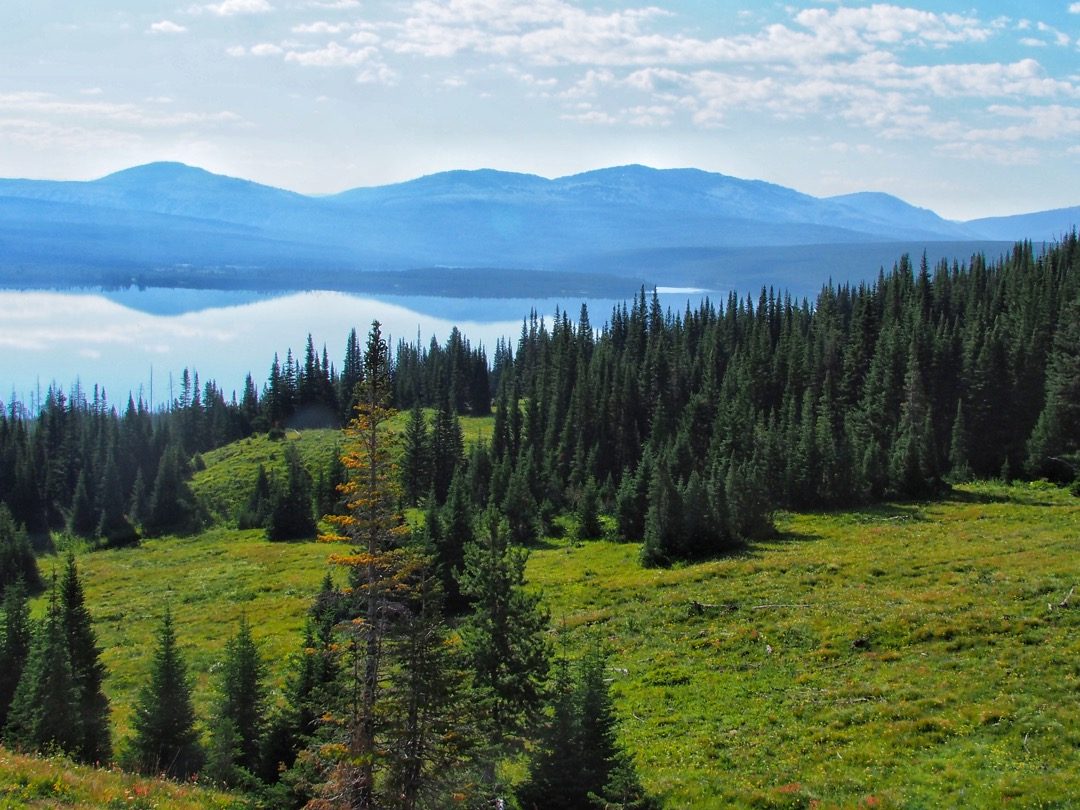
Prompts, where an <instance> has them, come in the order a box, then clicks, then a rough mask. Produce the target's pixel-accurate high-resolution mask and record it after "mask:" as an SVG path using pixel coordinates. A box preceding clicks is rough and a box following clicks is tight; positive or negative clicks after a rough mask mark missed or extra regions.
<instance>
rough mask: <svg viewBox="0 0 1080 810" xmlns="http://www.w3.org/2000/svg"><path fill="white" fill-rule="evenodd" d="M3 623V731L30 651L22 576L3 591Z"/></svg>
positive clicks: (0, 723) (0, 669)
mask: <svg viewBox="0 0 1080 810" xmlns="http://www.w3.org/2000/svg"><path fill="white" fill-rule="evenodd" d="M0 610H3V624H2V625H0V732H2V731H3V728H4V724H5V723H6V722H7V716H8V709H9V708H10V707H11V699H12V698H13V697H14V696H15V688H16V687H17V686H18V685H19V680H20V678H21V677H22V672H23V668H24V667H25V666H26V659H27V656H29V654H30V638H31V636H30V608H29V606H28V604H27V595H26V587H25V586H24V585H23V583H22V580H21V579H17V580H15V581H14V582H13V583H11V584H10V585H9V586H8V588H7V590H6V591H5V592H4V599H3V605H2V607H0Z"/></svg>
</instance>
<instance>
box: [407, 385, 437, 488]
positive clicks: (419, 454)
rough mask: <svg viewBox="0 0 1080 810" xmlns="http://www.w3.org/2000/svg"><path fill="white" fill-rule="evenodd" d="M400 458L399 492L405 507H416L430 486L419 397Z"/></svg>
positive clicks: (426, 444) (425, 437)
mask: <svg viewBox="0 0 1080 810" xmlns="http://www.w3.org/2000/svg"><path fill="white" fill-rule="evenodd" d="M404 444H405V446H404V448H403V449H402V456H401V491H402V497H403V498H404V502H405V504H406V505H407V506H416V505H417V504H418V503H419V502H420V499H421V498H422V497H423V496H424V495H425V494H426V493H427V491H428V489H429V487H430V486H431V461H430V452H429V451H430V446H429V443H428V432H427V423H426V420H425V418H424V409H423V408H422V407H421V404H420V399H419V397H418V398H417V399H416V401H415V402H414V403H413V407H412V411H411V412H410V414H409V424H408V425H407V426H406V428H405V438H404Z"/></svg>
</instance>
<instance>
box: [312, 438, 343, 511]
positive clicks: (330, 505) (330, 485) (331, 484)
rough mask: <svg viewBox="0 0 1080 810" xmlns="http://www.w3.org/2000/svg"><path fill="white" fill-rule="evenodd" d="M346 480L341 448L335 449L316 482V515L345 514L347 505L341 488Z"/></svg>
mask: <svg viewBox="0 0 1080 810" xmlns="http://www.w3.org/2000/svg"><path fill="white" fill-rule="evenodd" d="M345 478H346V475H345V465H344V464H343V463H342V461H341V448H340V447H334V449H333V451H332V452H331V453H330V457H329V458H328V459H327V461H326V464H325V466H323V468H322V469H321V470H319V474H318V477H317V478H316V480H315V514H316V515H340V514H342V513H343V512H344V510H345V504H344V501H343V499H342V496H341V491H340V489H339V487H340V486H341V485H342V484H344V483H345Z"/></svg>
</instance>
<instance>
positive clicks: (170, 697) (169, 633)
mask: <svg viewBox="0 0 1080 810" xmlns="http://www.w3.org/2000/svg"><path fill="white" fill-rule="evenodd" d="M131 725H132V729H133V730H134V735H133V736H132V738H131V741H130V746H131V747H130V758H131V760H132V764H133V765H134V766H135V767H136V768H137V769H138V770H140V771H142V772H143V773H151V774H154V773H163V774H165V775H167V776H170V777H173V778H176V779H184V778H187V777H188V776H190V775H191V774H193V773H196V772H197V771H198V770H199V768H200V767H201V766H202V763H203V751H202V748H201V746H200V745H199V735H198V732H197V731H196V729H195V708H194V706H193V705H192V702H191V684H190V683H189V682H188V677H187V665H186V664H185V663H184V659H183V657H182V655H181V653H180V649H179V647H178V646H177V642H176V632H175V630H174V629H173V619H172V612H171V611H170V609H169V608H168V607H166V608H165V613H164V615H163V616H162V619H161V628H160V629H159V630H158V638H157V649H155V651H154V660H153V662H152V663H151V665H150V676H149V678H148V680H147V681H146V683H145V684H144V685H143V687H142V689H141V690H140V691H139V697H138V700H137V702H136V704H135V712H134V715H133V717H132V720H131Z"/></svg>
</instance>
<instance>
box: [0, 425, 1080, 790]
mask: <svg viewBox="0 0 1080 810" xmlns="http://www.w3.org/2000/svg"><path fill="white" fill-rule="evenodd" d="M485 428H486V429H487V430H490V422H489V420H488V423H487V424H484V423H483V420H481V424H480V425H479V429H480V430H483V429H485ZM293 440H297V441H299V442H300V450H301V453H302V455H304V457H305V458H309V457H311V458H314V457H318V456H320V454H323V453H325V452H328V450H329V448H331V447H332V446H333V444H334V443H335V442H336V440H337V436H336V435H335V434H332V433H328V432H322V431H310V432H308V433H305V434H304V435H303V436H302V437H300V438H299V439H295V437H294V439H293ZM268 445H270V443H268V442H266V441H265V440H264V439H253V440H249V441H246V442H241V443H239V444H238V445H234V446H233V447H231V448H226V449H224V450H221V451H216V452H215V453H208V454H207V455H206V459H205V460H206V462H207V470H206V471H204V472H202V473H200V474H199V475H198V476H197V478H196V482H195V488H196V491H199V492H200V494H201V495H202V496H204V497H213V498H218V499H219V501H220V502H222V503H229V502H231V501H232V500H233V497H234V496H233V495H230V494H229V492H230V491H235V492H240V491H241V488H237V487H236V484H235V482H236V481H238V480H246V477H250V479H251V481H252V482H253V481H254V467H255V464H256V463H257V460H258V459H259V458H263V457H264V455H265V453H267V452H271V453H275V452H276V453H278V454H279V453H280V449H279V448H272V447H269V446H268ZM230 488H233V490H230ZM245 497H246V496H245ZM779 524H780V528H781V531H782V534H781V536H780V538H778V539H777V540H775V541H772V542H769V543H762V544H758V545H756V546H755V547H754V548H753V549H752V550H750V551H748V552H746V553H744V554H740V555H736V556H733V557H730V558H726V559H722V560H717V561H712V562H707V563H703V564H699V565H693V566H684V567H678V568H674V569H671V570H663V571H655V570H653V571H646V570H642V569H641V568H640V567H639V566H638V565H637V562H636V560H637V547H636V546H635V545H629V544H615V543H609V542H599V541H598V542H589V543H584V544H575V543H572V542H563V541H553V542H552V543H551V544H550V545H549V546H547V547H545V548H543V549H539V550H536V551H534V553H533V555H532V558H531V560H530V565H529V576H530V578H531V581H532V582H533V583H535V584H536V585H537V586H538V587H541V588H542V589H543V591H544V593H545V596H546V601H547V602H548V604H549V605H550V606H551V612H552V616H553V619H554V622H555V623H556V624H557V625H560V626H564V627H566V628H568V629H569V631H570V633H569V635H570V638H571V644H570V649H571V650H572V649H574V648H575V647H577V646H578V644H579V643H583V642H584V641H585V639H586V637H587V636H590V635H591V634H593V633H595V632H599V633H600V634H601V635H602V637H604V638H605V639H606V640H607V642H608V643H609V644H610V645H611V646H612V648H613V649H614V651H615V655H614V658H613V660H612V666H613V667H614V668H615V672H614V673H613V675H614V678H615V693H616V697H617V707H618V709H619V711H620V713H621V715H622V716H623V717H624V723H623V728H622V736H623V738H624V739H625V741H626V743H627V744H628V746H629V747H630V748H631V750H632V751H633V752H634V754H635V756H636V758H637V760H638V762H639V764H640V766H641V770H642V774H643V777H644V779H645V781H646V783H647V784H648V786H649V787H650V788H652V789H654V790H656V791H658V792H659V793H661V794H662V795H664V796H665V797H666V798H667V799H668V801H669V806H671V807H701V808H706V807H716V806H724V805H743V806H804V805H807V804H809V803H810V802H811V801H813V800H821V801H822V802H823V806H844V807H847V806H857V805H858V804H860V803H862V804H866V803H870V804H872V803H873V801H878V802H880V803H881V804H882V805H883V806H898V807H924V806H942V805H946V806H995V805H1004V804H1006V803H1009V804H1010V806H1024V807H1027V806H1061V807H1065V806H1068V800H1067V799H1066V798H1064V797H1068V796H1077V795H1080V775H1078V774H1080V729H1077V724H1076V722H1075V719H1074V714H1075V705H1076V701H1077V698H1078V697H1080V694H1078V693H1080V663H1078V662H1080V635H1078V633H1077V630H1078V629H1080V595H1077V596H1076V597H1074V599H1073V601H1072V602H1070V603H1069V605H1070V606H1069V607H1067V608H1058V607H1056V605H1057V604H1058V603H1059V602H1060V601H1061V600H1062V599H1063V597H1064V596H1065V594H1066V593H1067V592H1068V591H1069V589H1070V588H1071V587H1072V586H1073V585H1074V584H1080V554H1078V552H1080V540H1078V537H1080V531H1078V529H1080V501H1077V500H1076V499H1072V498H1070V497H1069V496H1068V495H1066V494H1064V493H1061V492H1059V491H1057V490H1054V489H1048V488H1039V487H1035V488H1032V487H1016V488H1007V487H1000V486H992V485H979V486H973V487H969V488H966V489H965V490H964V491H962V492H960V493H958V495H957V496H956V497H955V498H954V499H952V500H950V501H947V502H944V503H940V504H933V505H919V506H911V505H901V506H885V507H880V508H877V509H870V510H865V511H861V512H848V513H831V514H818V515H784V516H781V518H780V521H779ZM330 550H331V549H330V548H329V547H327V546H323V545H319V544H317V543H289V544H271V543H268V542H266V541H265V540H263V539H262V538H261V536H260V533H259V532H240V531H236V530H231V529H227V528H217V529H214V530H211V531H209V532H207V533H204V534H202V535H199V536H196V537H192V538H183V539H181V538H163V539H160V540H154V541H149V542H147V543H145V544H144V545H143V546H142V547H140V548H137V549H125V550H117V551H107V552H95V553H93V554H86V555H83V556H82V557H81V558H80V566H81V567H82V570H83V571H84V577H85V581H86V586H87V597H88V602H89V604H90V605H91V607H92V610H93V612H94V618H95V627H96V629H97V632H98V635H99V641H100V643H101V644H102V646H104V647H105V649H106V652H105V654H104V660H105V662H106V665H107V666H108V668H109V672H110V678H109V681H108V683H107V691H108V693H109V696H110V698H111V700H112V701H113V714H114V720H115V722H116V725H117V727H118V734H117V736H118V737H119V738H123V737H124V736H125V735H126V734H127V726H128V722H129V717H130V706H131V704H132V702H133V700H134V698H135V695H136V694H137V691H138V687H139V685H140V684H141V683H142V681H143V679H144V678H145V673H146V672H147V669H148V666H149V660H150V653H151V650H152V640H153V637H154V632H155V628H156V626H157V623H158V621H159V616H160V611H161V606H162V604H163V603H164V601H165V600H166V599H168V601H169V602H170V603H171V605H172V607H173V611H174V614H175V616H176V619H177V627H178V630H179V636H180V642H181V646H182V648H183V649H184V651H185V653H186V655H187V660H188V662H189V666H190V669H191V671H192V673H193V675H194V676H195V679H196V703H197V707H198V708H199V710H200V713H201V714H202V715H203V716H205V713H206V710H207V707H208V705H209V689H210V684H211V680H212V675H211V672H212V669H213V667H214V666H215V664H216V663H217V661H218V660H219V658H220V655H221V650H222V647H223V644H224V641H225V639H226V638H227V637H228V636H229V635H230V634H231V633H232V632H233V631H234V629H235V624H236V619H237V618H238V617H239V615H240V614H241V613H246V614H247V616H248V618H249V619H250V620H251V621H252V624H253V631H254V634H255V636H256V639H257V640H258V641H259V642H260V644H261V646H262V650H263V653H264V655H265V656H266V658H267V659H268V661H269V663H270V669H271V672H272V675H273V677H274V678H275V679H276V681H277V682H280V678H281V677H282V675H283V673H284V669H285V659H286V657H287V656H288V655H289V654H290V653H292V652H293V651H294V650H295V649H296V648H297V645H298V641H299V630H300V627H301V626H302V623H303V617H304V611H305V610H306V607H307V604H308V601H309V599H310V596H311V595H312V594H313V593H314V592H315V590H316V588H317V587H318V582H319V580H320V579H321V578H322V577H323V575H324V573H325V571H326V570H327V567H326V564H325V559H326V556H327V554H328V553H329V551H330ZM693 601H697V602H701V603H705V604H706V605H713V606H715V607H706V608H705V609H704V615H695V614H694V613H692V612H691V610H690V608H691V603H692V602H693ZM1048 605H1054V606H1055V607H1053V608H1050V607H1048ZM2 781H4V780H3V777H2V776H0V782H2ZM870 797H873V801H869V799H870ZM1010 798H1011V799H1012V801H1011V802H1008V800H1009V799H1010ZM1040 802H1042V804H1041V805H1040ZM0 806H3V805H0ZM16 806H17V805H16ZM165 806H168V805H165Z"/></svg>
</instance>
